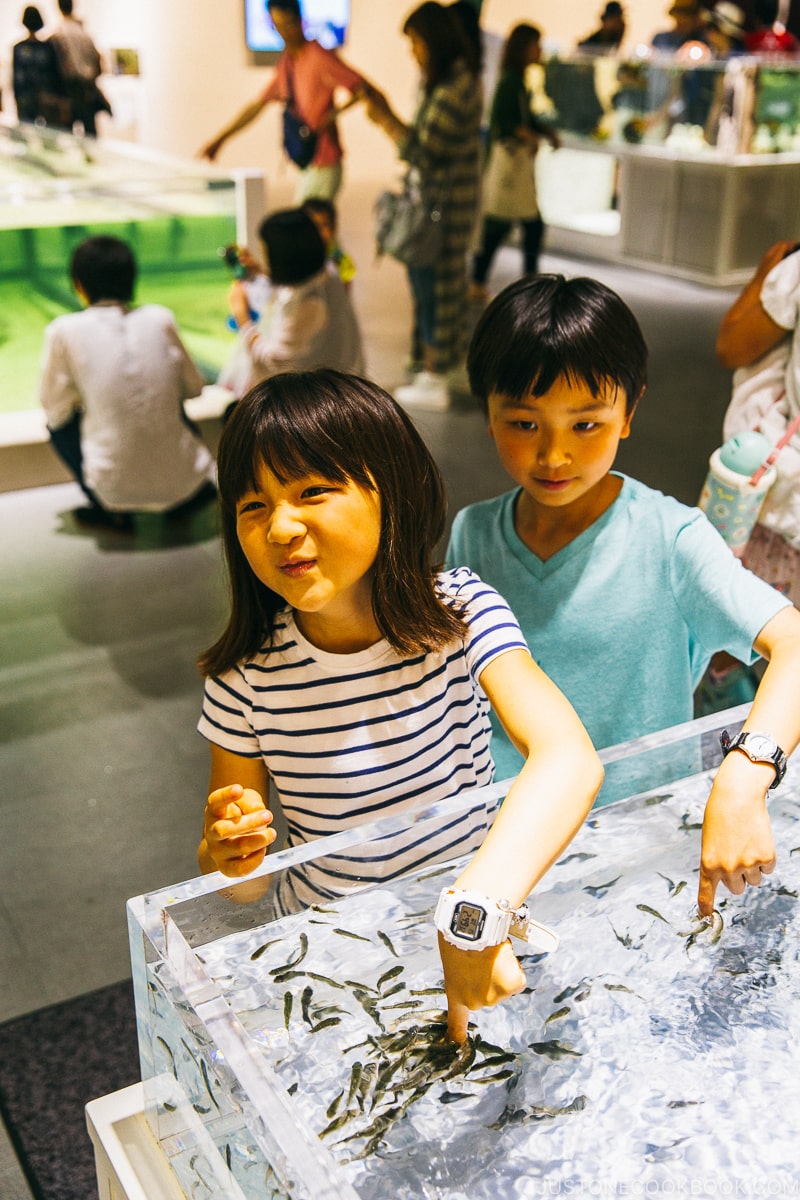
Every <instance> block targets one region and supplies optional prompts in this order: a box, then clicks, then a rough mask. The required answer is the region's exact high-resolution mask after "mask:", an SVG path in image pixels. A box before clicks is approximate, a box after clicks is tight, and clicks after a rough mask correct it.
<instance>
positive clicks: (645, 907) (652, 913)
mask: <svg viewBox="0 0 800 1200" xmlns="http://www.w3.org/2000/svg"><path fill="white" fill-rule="evenodd" d="M636 907H637V908H638V909H639V912H643V913H647V915H648V917H656V918H657V919H658V920H659V921H663V922H664V924H665V925H669V921H668V920H667V918H666V917H662V915H661V913H660V912H658V911H657V910H656V909H655V908H651V907H650V905H649V904H637V905H636Z"/></svg>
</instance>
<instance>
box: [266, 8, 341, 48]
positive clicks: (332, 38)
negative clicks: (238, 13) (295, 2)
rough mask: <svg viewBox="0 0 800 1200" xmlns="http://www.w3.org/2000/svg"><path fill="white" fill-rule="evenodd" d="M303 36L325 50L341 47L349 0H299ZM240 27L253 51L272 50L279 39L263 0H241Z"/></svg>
mask: <svg viewBox="0 0 800 1200" xmlns="http://www.w3.org/2000/svg"><path fill="white" fill-rule="evenodd" d="M300 8H301V11H302V13H303V29H304V31H305V35H306V37H307V38H309V39H311V40H312V41H315V42H319V43H320V45H321V46H325V47H326V49H328V50H335V49H336V47H337V46H341V45H342V43H343V42H344V39H345V36H346V34H347V26H348V23H349V21H350V0H300ZM244 28H245V39H246V41H247V48H248V49H249V50H252V51H253V52H254V53H256V54H263V53H272V54H274V53H276V52H278V51H280V50H282V49H283V41H282V39H281V38H280V37H278V34H277V33H276V32H275V30H274V28H273V26H272V22H271V21H270V19H269V12H268V10H267V3H266V0H245V3H244Z"/></svg>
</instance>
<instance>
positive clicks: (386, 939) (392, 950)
mask: <svg viewBox="0 0 800 1200" xmlns="http://www.w3.org/2000/svg"><path fill="white" fill-rule="evenodd" d="M378 937H379V938H380V939H381V941H382V942H383V944H384V946H385V947H386V949H387V950H388V951H389V953H390V954H393V955H394V956H395V958H399V957H400V955H399V954H398V953H397V951H396V950H395V948H394V946H393V945H392V939H391V938H390V937H389V935H388V933H384V932H383V930H382V929H379V930H378Z"/></svg>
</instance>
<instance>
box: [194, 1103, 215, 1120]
mask: <svg viewBox="0 0 800 1200" xmlns="http://www.w3.org/2000/svg"><path fill="white" fill-rule="evenodd" d="M192 1108H193V1109H194V1111H195V1112H196V1113H199V1114H200V1116H201V1117H204V1116H206V1115H207V1113H210V1112H211V1109H210V1108H209V1107H208V1105H207V1104H193V1105H192Z"/></svg>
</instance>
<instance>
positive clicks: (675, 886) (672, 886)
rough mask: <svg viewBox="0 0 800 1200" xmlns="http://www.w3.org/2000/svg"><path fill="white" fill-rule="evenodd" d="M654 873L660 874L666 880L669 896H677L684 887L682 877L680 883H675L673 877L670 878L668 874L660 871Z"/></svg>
mask: <svg viewBox="0 0 800 1200" xmlns="http://www.w3.org/2000/svg"><path fill="white" fill-rule="evenodd" d="M656 875H660V876H661V878H662V879H663V880H664V881H665V882H666V884H667V887H668V888H669V894H670V896H679V895H680V894H681V892H682V891H683V889H684V888H685V887H686V880H685V879H682V880H681V881H680V883H675V881H674V879H670V878H669V876H668V875H664V874H663V873H662V872H661V871H656Z"/></svg>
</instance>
